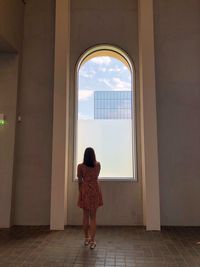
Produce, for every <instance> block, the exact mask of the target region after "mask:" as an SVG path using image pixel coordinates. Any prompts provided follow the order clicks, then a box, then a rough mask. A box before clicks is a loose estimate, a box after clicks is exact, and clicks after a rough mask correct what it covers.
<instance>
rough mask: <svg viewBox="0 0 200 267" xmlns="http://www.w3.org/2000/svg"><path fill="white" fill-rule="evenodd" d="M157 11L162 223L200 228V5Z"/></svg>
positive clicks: (164, 5) (163, 6)
mask: <svg viewBox="0 0 200 267" xmlns="http://www.w3.org/2000/svg"><path fill="white" fill-rule="evenodd" d="M154 11H155V46H156V81H157V116H158V142H159V168H160V196H161V224H162V225H200V212H199V205H198V203H199V202H200V194H199V188H200V168H199V163H200V149H199V142H200V141H199V140H200V124H199V121H200V75H199V70H200V49H199V48H200V1H198V0H185V1H180V0H174V1H173V2H172V1H165V0H155V1H154Z"/></svg>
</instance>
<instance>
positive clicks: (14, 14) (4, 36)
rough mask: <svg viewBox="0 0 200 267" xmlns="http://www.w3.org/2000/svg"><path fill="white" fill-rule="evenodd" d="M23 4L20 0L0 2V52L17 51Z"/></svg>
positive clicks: (20, 36)
mask: <svg viewBox="0 0 200 267" xmlns="http://www.w3.org/2000/svg"><path fill="white" fill-rule="evenodd" d="M23 18H24V4H23V2H22V0H1V1H0V50H1V51H6V52H8V51H19V50H20V47H21V40H22V32H23V31H22V29H23V28H22V27H23Z"/></svg>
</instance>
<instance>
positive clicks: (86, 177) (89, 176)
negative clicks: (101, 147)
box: [77, 162, 101, 182]
mask: <svg viewBox="0 0 200 267" xmlns="http://www.w3.org/2000/svg"><path fill="white" fill-rule="evenodd" d="M100 168H101V166H100V163H99V162H96V164H95V165H94V167H88V166H86V165H85V164H84V163H81V164H79V165H78V175H77V176H78V177H79V178H82V179H83V181H84V182H92V181H96V180H97V179H98V176H99V172H100Z"/></svg>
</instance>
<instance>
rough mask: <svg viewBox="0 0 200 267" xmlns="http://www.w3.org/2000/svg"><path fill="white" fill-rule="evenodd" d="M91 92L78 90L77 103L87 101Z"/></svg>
mask: <svg viewBox="0 0 200 267" xmlns="http://www.w3.org/2000/svg"><path fill="white" fill-rule="evenodd" d="M93 93H94V92H93V91H92V90H79V92H78V100H79V101H87V100H88V99H89V98H90V97H91V96H92V95H93Z"/></svg>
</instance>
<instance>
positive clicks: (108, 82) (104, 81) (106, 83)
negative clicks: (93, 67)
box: [98, 79, 114, 90]
mask: <svg viewBox="0 0 200 267" xmlns="http://www.w3.org/2000/svg"><path fill="white" fill-rule="evenodd" d="M98 81H99V82H102V83H105V85H107V86H108V87H110V88H111V89H112V90H114V89H113V84H112V82H111V80H109V79H98Z"/></svg>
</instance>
